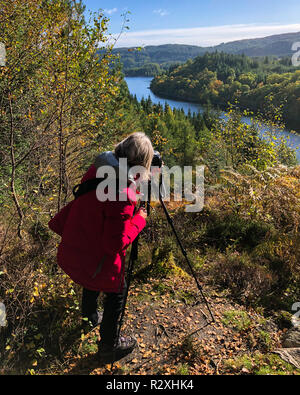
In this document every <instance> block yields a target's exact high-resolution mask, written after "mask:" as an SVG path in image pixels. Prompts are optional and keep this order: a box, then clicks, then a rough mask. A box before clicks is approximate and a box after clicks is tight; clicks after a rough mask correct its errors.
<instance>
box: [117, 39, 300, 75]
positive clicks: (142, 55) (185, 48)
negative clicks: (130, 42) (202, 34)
mask: <svg viewBox="0 0 300 395" xmlns="http://www.w3.org/2000/svg"><path fill="white" fill-rule="evenodd" d="M297 41H300V32H297V33H287V34H278V35H273V36H267V37H262V38H254V39H247V40H238V41H232V42H229V43H222V44H219V45H216V46H212V47H200V46H195V45H179V44H166V45H157V46H146V47H144V48H142V49H141V50H137V49H136V48H115V49H114V50H113V52H114V53H115V54H120V59H121V62H122V64H123V67H124V72H125V74H126V75H128V76H129V75H131V76H134V75H157V74H158V73H159V72H160V70H161V68H162V69H167V68H169V67H170V66H171V65H173V64H178V63H184V62H186V61H187V60H188V59H193V58H195V57H197V56H200V55H203V54H205V53H206V52H216V51H217V52H225V53H229V54H244V55H247V56H251V57H261V56H276V57H286V56H288V57H291V56H292V54H293V51H292V45H293V43H294V42H297ZM145 65H148V68H147V67H146V69H145ZM149 65H152V67H150V68H149ZM151 72H152V74H151Z"/></svg>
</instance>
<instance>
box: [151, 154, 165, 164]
mask: <svg viewBox="0 0 300 395" xmlns="http://www.w3.org/2000/svg"><path fill="white" fill-rule="evenodd" d="M162 165H163V161H162V157H161V155H160V153H159V152H158V151H154V155H153V159H152V163H151V166H154V167H159V168H161V167H162Z"/></svg>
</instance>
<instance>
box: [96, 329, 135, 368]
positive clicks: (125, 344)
mask: <svg viewBox="0 0 300 395" xmlns="http://www.w3.org/2000/svg"><path fill="white" fill-rule="evenodd" d="M136 344H137V341H136V340H135V338H134V337H132V336H129V337H120V338H119V341H118V344H117V346H115V347H112V346H108V345H107V344H104V343H102V342H101V341H100V343H99V348H98V355H97V356H98V359H99V360H100V361H101V362H103V363H111V362H115V361H118V360H119V359H121V358H124V357H125V356H126V355H128V354H130V353H131V352H132V351H133V349H134V347H135V346H136Z"/></svg>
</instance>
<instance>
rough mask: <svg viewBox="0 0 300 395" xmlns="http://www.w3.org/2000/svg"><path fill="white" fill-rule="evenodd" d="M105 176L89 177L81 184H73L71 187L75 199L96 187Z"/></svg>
mask: <svg viewBox="0 0 300 395" xmlns="http://www.w3.org/2000/svg"><path fill="white" fill-rule="evenodd" d="M104 180H105V178H91V179H90V180H86V181H84V182H82V183H81V184H77V185H75V187H74V188H73V195H74V197H75V199H77V198H79V197H80V196H82V195H84V194H86V193H88V192H90V191H94V190H96V189H97V186H98V185H99V184H100V182H102V181H104Z"/></svg>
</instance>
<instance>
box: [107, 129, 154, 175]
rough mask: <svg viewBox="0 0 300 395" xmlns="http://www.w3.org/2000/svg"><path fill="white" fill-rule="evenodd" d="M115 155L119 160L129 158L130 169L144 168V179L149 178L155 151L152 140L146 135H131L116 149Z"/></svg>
mask: <svg viewBox="0 0 300 395" xmlns="http://www.w3.org/2000/svg"><path fill="white" fill-rule="evenodd" d="M115 155H116V156H117V157H118V158H127V161H128V165H129V166H130V167H132V166H143V167H144V168H145V169H146V174H143V176H142V178H144V177H148V175H149V172H150V167H151V163H152V159H153V155H154V150H153V147H152V143H151V140H150V139H149V137H148V136H146V135H145V133H142V132H136V133H132V134H130V135H129V136H128V137H126V138H125V139H124V140H122V141H121V142H120V143H119V144H118V145H117V146H116V147H115Z"/></svg>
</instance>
